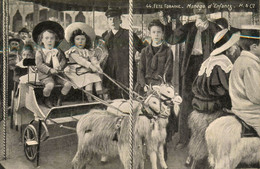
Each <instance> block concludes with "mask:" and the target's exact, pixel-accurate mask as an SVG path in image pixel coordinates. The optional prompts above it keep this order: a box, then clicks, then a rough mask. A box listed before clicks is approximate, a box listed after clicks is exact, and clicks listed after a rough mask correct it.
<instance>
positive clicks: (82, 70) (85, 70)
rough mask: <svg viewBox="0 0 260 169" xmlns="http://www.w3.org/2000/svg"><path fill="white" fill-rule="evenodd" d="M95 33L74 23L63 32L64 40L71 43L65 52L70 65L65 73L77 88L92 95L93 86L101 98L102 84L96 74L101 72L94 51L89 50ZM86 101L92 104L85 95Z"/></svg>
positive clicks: (88, 27) (86, 26)
mask: <svg viewBox="0 0 260 169" xmlns="http://www.w3.org/2000/svg"><path fill="white" fill-rule="evenodd" d="M95 36H96V35H95V32H94V30H93V28H92V27H90V26H89V25H87V24H85V23H81V22H74V23H72V24H70V25H69V26H68V27H67V28H66V30H65V39H66V40H67V41H68V42H69V43H71V45H72V46H71V48H70V49H69V50H68V51H66V52H65V54H66V57H67V58H68V59H69V62H70V64H69V65H68V66H67V67H66V69H65V73H66V75H67V76H68V77H69V79H70V80H71V81H73V82H74V83H75V84H76V85H77V87H79V88H82V87H84V88H85V90H86V91H88V92H90V93H92V88H93V85H94V86H95V90H96V94H97V95H98V96H99V97H102V94H103V91H102V82H101V78H100V76H99V74H98V72H102V69H101V68H100V65H99V61H98V59H97V57H96V56H95V51H94V50H91V47H92V44H93V42H94V40H95ZM87 98H88V101H89V102H92V101H93V100H92V98H91V96H89V95H87Z"/></svg>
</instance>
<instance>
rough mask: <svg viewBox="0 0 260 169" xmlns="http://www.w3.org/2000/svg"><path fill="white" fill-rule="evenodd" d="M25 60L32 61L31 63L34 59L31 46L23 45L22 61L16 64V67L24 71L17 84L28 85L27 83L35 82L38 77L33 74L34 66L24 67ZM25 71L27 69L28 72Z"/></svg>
mask: <svg viewBox="0 0 260 169" xmlns="http://www.w3.org/2000/svg"><path fill="white" fill-rule="evenodd" d="M25 59H32V61H33V59H35V53H34V49H33V46H32V45H31V44H25V45H24V47H23V50H22V60H21V61H20V62H18V63H17V64H16V66H18V67H20V68H24V69H26V74H25V75H23V76H21V77H20V78H19V83H20V84H21V83H23V84H24V83H28V81H35V82H37V81H38V77H37V74H36V73H35V71H36V66H30V67H28V66H25V65H24V60H25ZM27 69H29V71H28V70H27ZM27 72H28V74H27ZM35 76H36V77H35Z"/></svg>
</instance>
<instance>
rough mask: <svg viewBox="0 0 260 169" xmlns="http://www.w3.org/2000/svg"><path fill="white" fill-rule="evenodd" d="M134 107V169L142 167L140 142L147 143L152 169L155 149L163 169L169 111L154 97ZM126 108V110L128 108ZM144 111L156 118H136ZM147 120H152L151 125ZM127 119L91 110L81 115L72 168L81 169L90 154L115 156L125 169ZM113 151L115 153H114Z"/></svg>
mask: <svg viewBox="0 0 260 169" xmlns="http://www.w3.org/2000/svg"><path fill="white" fill-rule="evenodd" d="M137 105H139V106H135V107H136V108H135V109H136V110H138V111H137V112H136V113H135V116H136V118H134V119H136V121H135V129H134V133H135V135H134V136H135V143H134V168H138V167H140V168H144V159H143V150H142V149H143V140H145V142H146V144H147V149H148V154H149V155H150V157H151V161H152V167H153V169H157V162H156V160H157V158H156V157H157V156H156V154H157V152H158V150H159V153H158V155H159V159H160V163H161V166H162V168H167V165H166V163H165V160H164V156H163V155H164V152H163V151H164V150H163V145H164V143H165V138H166V125H167V123H168V116H169V110H168V108H167V107H166V106H165V105H164V104H162V102H161V101H160V100H159V99H158V97H155V96H149V97H147V99H146V101H145V104H144V106H143V107H140V104H137ZM128 109H129V107H128ZM144 110H145V113H146V114H149V117H153V118H154V117H156V116H157V117H158V118H157V119H153V120H152V119H149V118H147V117H146V116H139V115H140V114H142V113H143V112H142V111H144ZM119 121H121V122H120V124H121V127H120V132H119V133H118V142H116V141H113V138H114V136H115V134H116V133H117V132H118V124H119V123H118V122H119ZM151 121H153V122H152V123H151ZM128 122H129V116H123V117H122V116H118V115H115V114H112V113H109V112H108V111H107V110H91V111H90V112H89V113H88V114H86V115H85V116H83V117H82V118H81V119H80V121H79V122H78V124H77V134H78V140H79V141H78V151H77V153H76V155H75V157H74V159H73V161H72V163H73V166H74V168H75V169H76V168H82V167H83V166H84V165H85V164H86V163H87V161H88V160H91V157H92V156H93V154H99V155H107V156H116V155H118V153H119V155H120V159H121V161H122V163H123V165H124V167H125V168H128V163H129V162H128V161H129V155H128V153H127V152H128V151H126V150H128V146H129V137H128V133H129V132H128V130H129V126H128ZM117 148H118V150H119V152H118V151H117Z"/></svg>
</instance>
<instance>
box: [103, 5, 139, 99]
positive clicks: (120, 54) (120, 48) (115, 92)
mask: <svg viewBox="0 0 260 169" xmlns="http://www.w3.org/2000/svg"><path fill="white" fill-rule="evenodd" d="M121 14H122V13H121V11H120V10H119V9H117V8H110V9H108V10H107V11H106V13H105V15H106V16H107V22H108V26H109V28H110V29H111V30H109V31H106V32H105V33H103V35H102V37H103V39H104V40H105V46H106V47H107V50H108V59H107V62H106V64H105V66H104V73H106V74H107V75H108V76H110V77H111V78H113V79H114V80H116V81H117V82H119V83H121V84H123V85H125V86H127V87H128V86H129V31H128V30H126V29H123V28H121V27H120V24H121V23H122V20H121ZM133 45H134V48H135V49H136V50H137V51H139V52H141V49H142V48H143V47H144V45H143V43H142V41H141V40H140V39H139V38H138V36H137V35H136V34H134V42H133ZM134 67H135V70H134V78H135V79H136V66H135V65H134ZM103 83H104V86H105V87H106V88H107V89H109V95H110V99H116V98H128V96H127V95H126V94H124V93H123V91H122V90H119V88H118V87H117V86H116V85H115V84H113V83H112V82H111V81H110V80H109V79H107V78H104V80H103Z"/></svg>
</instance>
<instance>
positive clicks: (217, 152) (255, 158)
mask: <svg viewBox="0 0 260 169" xmlns="http://www.w3.org/2000/svg"><path fill="white" fill-rule="evenodd" d="M241 133H242V125H241V123H240V122H239V121H238V120H237V119H236V117H235V116H223V117H220V118H218V119H216V120H215V121H213V122H212V123H211V124H210V125H209V127H208V128H207V130H206V134H205V138H206V142H207V147H208V152H209V157H208V158H209V163H210V165H211V166H212V167H213V168H214V169H224V168H225V169H235V168H236V167H237V165H238V164H239V163H246V164H256V163H258V164H259V162H260V138H259V137H241Z"/></svg>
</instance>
